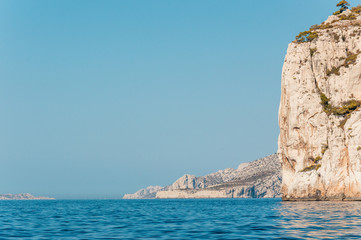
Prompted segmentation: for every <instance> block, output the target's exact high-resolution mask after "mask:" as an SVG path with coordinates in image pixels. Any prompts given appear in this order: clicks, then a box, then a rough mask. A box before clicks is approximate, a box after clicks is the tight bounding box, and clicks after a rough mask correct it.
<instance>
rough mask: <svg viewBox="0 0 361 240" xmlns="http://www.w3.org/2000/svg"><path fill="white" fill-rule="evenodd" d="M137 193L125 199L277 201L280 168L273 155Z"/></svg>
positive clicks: (185, 176) (276, 158) (180, 179)
mask: <svg viewBox="0 0 361 240" xmlns="http://www.w3.org/2000/svg"><path fill="white" fill-rule="evenodd" d="M148 190H149V187H148V188H147V189H141V190H139V191H138V192H136V193H135V194H126V195H125V196H124V198H127V199H141V198H143V199H144V198H261V197H264V198H273V197H280V196H281V195H280V190H281V165H280V161H279V159H278V157H277V155H276V154H273V155H270V156H268V157H265V158H261V159H259V160H256V161H253V162H250V163H243V164H241V165H240V166H239V167H238V168H237V169H233V168H227V169H225V170H219V171H217V172H215V173H212V174H209V175H206V176H202V177H196V176H194V175H188V174H187V175H184V176H183V177H181V178H179V179H178V180H177V181H175V182H174V183H173V184H171V185H169V186H166V187H163V188H162V187H157V188H153V189H152V191H151V193H150V191H148Z"/></svg>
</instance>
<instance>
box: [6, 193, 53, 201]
mask: <svg viewBox="0 0 361 240" xmlns="http://www.w3.org/2000/svg"><path fill="white" fill-rule="evenodd" d="M54 199H55V198H49V197H35V196H33V195H31V194H30V193H19V194H0V200H54Z"/></svg>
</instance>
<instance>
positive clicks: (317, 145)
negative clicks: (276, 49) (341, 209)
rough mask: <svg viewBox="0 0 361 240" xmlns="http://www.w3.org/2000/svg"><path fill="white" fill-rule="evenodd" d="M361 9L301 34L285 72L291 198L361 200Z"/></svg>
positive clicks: (282, 115) (283, 117) (284, 155)
mask: <svg viewBox="0 0 361 240" xmlns="http://www.w3.org/2000/svg"><path fill="white" fill-rule="evenodd" d="M360 12H361V9H360V7H359V8H354V9H353V10H352V11H350V10H347V11H345V12H343V13H341V14H339V15H336V16H330V17H329V18H328V19H327V21H325V22H324V23H322V24H321V25H318V26H313V27H311V29H310V31H308V32H304V33H301V34H300V35H299V36H298V38H297V40H296V41H295V42H293V43H291V44H289V46H288V50H287V55H286V58H285V62H284V66H283V71H282V84H281V88H282V90H281V103H280V109H279V125H280V136H279V149H278V154H279V157H280V159H281V161H282V163H283V164H282V165H283V166H282V168H283V170H282V173H283V175H282V178H283V183H282V194H283V199H284V200H361V111H360V107H359V106H360V100H361V61H360V51H361V39H360V35H361V16H360Z"/></svg>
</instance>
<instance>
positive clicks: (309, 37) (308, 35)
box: [296, 31, 318, 43]
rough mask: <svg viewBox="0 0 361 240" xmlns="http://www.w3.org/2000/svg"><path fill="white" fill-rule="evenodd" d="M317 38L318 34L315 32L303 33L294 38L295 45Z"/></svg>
mask: <svg viewBox="0 0 361 240" xmlns="http://www.w3.org/2000/svg"><path fill="white" fill-rule="evenodd" d="M316 38H318V33H317V32H315V31H304V32H301V33H300V34H298V35H297V36H296V42H297V43H304V42H311V41H312V40H313V39H316Z"/></svg>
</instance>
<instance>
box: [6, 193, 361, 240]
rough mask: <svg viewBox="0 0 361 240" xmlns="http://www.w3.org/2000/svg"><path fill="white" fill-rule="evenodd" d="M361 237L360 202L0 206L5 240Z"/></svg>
mask: <svg viewBox="0 0 361 240" xmlns="http://www.w3.org/2000/svg"><path fill="white" fill-rule="evenodd" d="M12 238H17V239H151V238H155V239H360V238H361V202H282V201H281V200H279V199H207V200H56V201H0V239H12Z"/></svg>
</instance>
